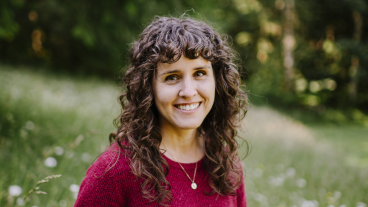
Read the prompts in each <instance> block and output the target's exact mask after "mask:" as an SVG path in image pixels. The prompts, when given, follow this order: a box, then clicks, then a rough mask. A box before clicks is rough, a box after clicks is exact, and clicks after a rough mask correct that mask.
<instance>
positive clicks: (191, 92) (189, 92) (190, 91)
mask: <svg viewBox="0 0 368 207" xmlns="http://www.w3.org/2000/svg"><path fill="white" fill-rule="evenodd" d="M197 94H198V92H197V88H196V85H195V83H194V82H193V81H192V80H191V79H190V78H187V79H184V81H183V82H182V86H181V90H180V92H179V96H181V97H183V98H186V99H187V98H192V97H194V96H195V95H197Z"/></svg>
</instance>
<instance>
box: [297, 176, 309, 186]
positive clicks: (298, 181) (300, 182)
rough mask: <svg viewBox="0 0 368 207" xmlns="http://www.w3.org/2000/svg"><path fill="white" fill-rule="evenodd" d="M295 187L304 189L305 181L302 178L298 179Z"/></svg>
mask: <svg viewBox="0 0 368 207" xmlns="http://www.w3.org/2000/svg"><path fill="white" fill-rule="evenodd" d="M296 185H297V186H298V187H299V188H304V187H305V186H306V185H307V181H306V180H305V179H303V178H299V179H298V180H297V181H296Z"/></svg>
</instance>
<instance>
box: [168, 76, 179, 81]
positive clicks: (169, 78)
mask: <svg viewBox="0 0 368 207" xmlns="http://www.w3.org/2000/svg"><path fill="white" fill-rule="evenodd" d="M176 80H178V77H177V76H175V75H169V76H167V77H166V78H165V81H176Z"/></svg>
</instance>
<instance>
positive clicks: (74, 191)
mask: <svg viewBox="0 0 368 207" xmlns="http://www.w3.org/2000/svg"><path fill="white" fill-rule="evenodd" d="M69 189H70V191H72V192H73V193H78V191H79V185H77V184H71V185H70V187H69Z"/></svg>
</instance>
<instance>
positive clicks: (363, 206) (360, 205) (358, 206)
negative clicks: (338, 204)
mask: <svg viewBox="0 0 368 207" xmlns="http://www.w3.org/2000/svg"><path fill="white" fill-rule="evenodd" d="M356 207H367V205H366V204H365V203H363V202H359V203H358V204H357V206H356Z"/></svg>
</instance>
